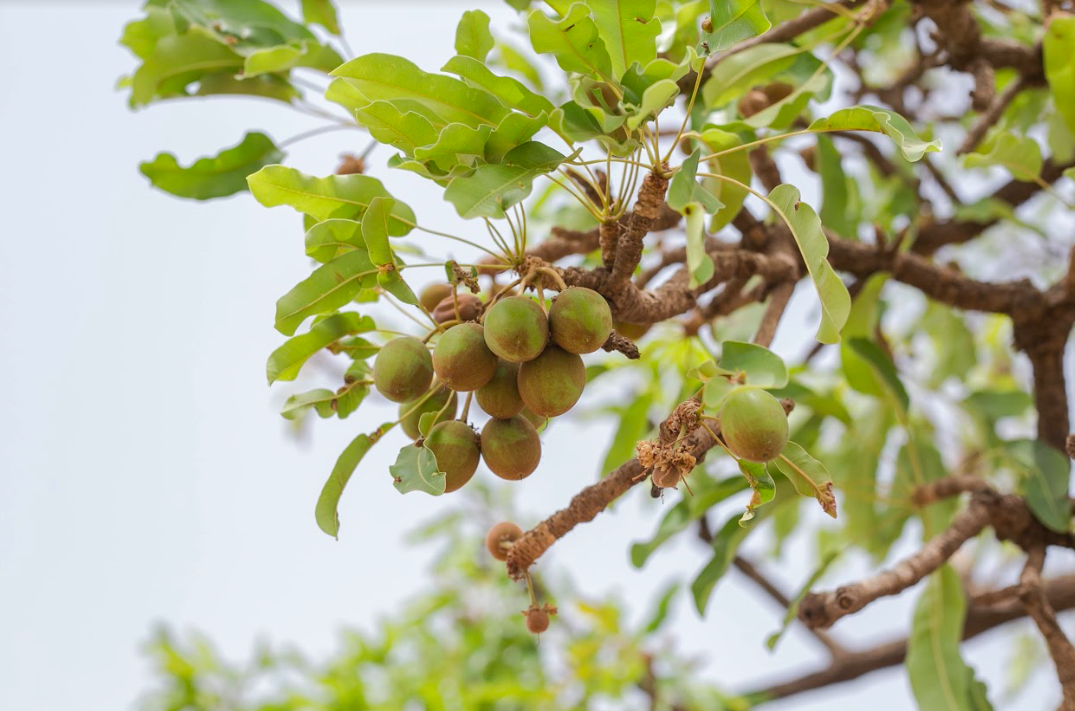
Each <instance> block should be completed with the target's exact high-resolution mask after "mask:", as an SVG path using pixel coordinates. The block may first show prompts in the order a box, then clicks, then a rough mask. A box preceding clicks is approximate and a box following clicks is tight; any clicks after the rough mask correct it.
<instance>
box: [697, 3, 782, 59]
mask: <svg viewBox="0 0 1075 711" xmlns="http://www.w3.org/2000/svg"><path fill="white" fill-rule="evenodd" d="M709 12H710V20H711V21H712V23H713V30H712V31H711V32H710V33H709V34H708V35H707V37H706V44H708V45H709V50H710V51H711V52H719V51H720V50H722V49H727V48H728V47H731V46H732V45H733V44H735V43H736V42H740V41H742V40H745V39H749V38H751V37H757V36H758V35H760V34H761V33H763V32H765V31H766V30H768V29H769V28H770V27H772V26H773V25H772V23H771V22H769V18H768V17H766V16H765V11H764V10H762V8H761V3H760V2H759V0H710V2H709Z"/></svg>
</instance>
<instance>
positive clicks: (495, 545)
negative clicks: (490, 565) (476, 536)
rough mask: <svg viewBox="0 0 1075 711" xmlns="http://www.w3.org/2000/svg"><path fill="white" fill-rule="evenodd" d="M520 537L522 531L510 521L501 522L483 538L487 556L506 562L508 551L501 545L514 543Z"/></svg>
mask: <svg viewBox="0 0 1075 711" xmlns="http://www.w3.org/2000/svg"><path fill="white" fill-rule="evenodd" d="M522 535H523V529H521V528H519V527H518V526H516V525H515V524H514V523H512V522H511V521H501V522H500V523H498V524H497V525H495V526H493V527H492V528H490V529H489V533H487V534H486V536H485V547H486V548H487V549H488V550H489V555H491V556H493V557H494V558H496V559H497V560H507V559H508V549H507V548H506V547H504V546H503V545H502V544H504V543H514V542H515V541H516V540H517V539H518V538H519V537H520V536H522Z"/></svg>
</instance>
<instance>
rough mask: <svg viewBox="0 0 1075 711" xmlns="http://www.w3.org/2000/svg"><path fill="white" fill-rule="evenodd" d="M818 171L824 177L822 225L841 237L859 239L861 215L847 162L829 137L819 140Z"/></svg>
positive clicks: (820, 216)
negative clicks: (855, 208) (849, 178)
mask: <svg viewBox="0 0 1075 711" xmlns="http://www.w3.org/2000/svg"><path fill="white" fill-rule="evenodd" d="M817 172H818V175H820V176H821V196H822V197H821V211H820V212H819V213H818V217H819V218H820V219H821V224H823V225H825V227H826V228H828V229H830V230H832V231H833V232H835V233H836V234H838V235H840V236H841V237H847V238H849V239H858V215H856V213H855V210H854V204H853V202H852V200H851V190H850V189H849V187H848V177H847V175H846V174H845V173H844V167H843V160H842V158H841V157H840V153H839V151H837V150H836V146H835V145H833V143H832V139H831V138H829V137H828V136H825V135H819V136H818V137H817Z"/></svg>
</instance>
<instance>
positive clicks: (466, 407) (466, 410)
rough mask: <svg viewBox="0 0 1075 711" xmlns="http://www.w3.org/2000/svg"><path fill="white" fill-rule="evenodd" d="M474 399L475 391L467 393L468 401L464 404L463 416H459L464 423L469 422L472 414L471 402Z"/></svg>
mask: <svg viewBox="0 0 1075 711" xmlns="http://www.w3.org/2000/svg"><path fill="white" fill-rule="evenodd" d="M473 397H474V391H473V390H471V391H470V392H469V393H467V399H466V400H465V401H464V402H463V414H462V415H460V416H459V419H460V420H462V421H463V422H466V421H467V415H469V414H470V400H471V398H473Z"/></svg>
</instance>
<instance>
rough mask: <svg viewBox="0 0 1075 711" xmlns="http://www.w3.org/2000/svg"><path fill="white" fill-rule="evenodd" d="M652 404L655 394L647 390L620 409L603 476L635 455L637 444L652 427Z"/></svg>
mask: <svg viewBox="0 0 1075 711" xmlns="http://www.w3.org/2000/svg"><path fill="white" fill-rule="evenodd" d="M652 404H653V395H651V394H650V393H648V392H646V393H643V394H641V395H639V396H638V397H635V398H633V399H632V400H631V403H630V404H629V405H628V406H627V407H625V408H622V409H620V410H619V411H618V414H619V417H620V424H619V427H617V428H616V434H615V436H614V437H613V438H612V444H611V445H610V446H609V449H608V452H607V453H606V454H605V460H604V462H603V463H602V464H601V475H602V476H605V475H607V474H608V473H609V472H611V471H612V470H613V469H615V468H616V467H618V466H620V465H621V464H623V463H624V462H626V461H627V460H629V459H630V458H631V457H633V456H634V453H635V445H636V444H638V441H639V440H641V439H642V438H643V437H645V436H646V433H647V432H648V431H649V430H650V429H651V426H650V423H649V408H650V406H651V405H652Z"/></svg>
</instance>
